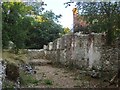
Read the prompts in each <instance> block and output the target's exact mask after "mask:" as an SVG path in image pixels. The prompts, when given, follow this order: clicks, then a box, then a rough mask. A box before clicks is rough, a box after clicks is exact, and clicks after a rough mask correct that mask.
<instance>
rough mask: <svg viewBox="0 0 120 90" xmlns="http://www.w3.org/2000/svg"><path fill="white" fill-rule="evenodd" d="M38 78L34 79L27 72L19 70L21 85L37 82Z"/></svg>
mask: <svg viewBox="0 0 120 90" xmlns="http://www.w3.org/2000/svg"><path fill="white" fill-rule="evenodd" d="M38 82H39V81H38V80H36V79H35V78H34V77H33V76H32V75H30V74H27V73H25V72H23V71H21V72H20V83H21V85H23V86H28V85H30V84H34V85H36V84H38Z"/></svg>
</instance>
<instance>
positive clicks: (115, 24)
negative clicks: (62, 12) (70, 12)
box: [67, 2, 120, 45]
mask: <svg viewBox="0 0 120 90" xmlns="http://www.w3.org/2000/svg"><path fill="white" fill-rule="evenodd" d="M68 4H70V3H67V5H68ZM76 7H77V8H78V10H79V11H80V15H82V16H84V18H85V19H86V21H87V22H88V23H89V27H88V28H89V30H90V31H94V32H97V33H98V32H106V34H107V44H108V45H111V43H112V42H113V41H114V38H116V37H118V34H117V33H116V32H120V25H119V23H120V2H77V3H76Z"/></svg>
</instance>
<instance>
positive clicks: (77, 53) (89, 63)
mask: <svg viewBox="0 0 120 90" xmlns="http://www.w3.org/2000/svg"><path fill="white" fill-rule="evenodd" d="M31 52H32V51H31ZM31 52H30V53H29V55H30V56H31V57H36V58H42V59H47V60H51V61H52V62H53V63H61V64H63V65H66V66H71V67H72V66H75V67H77V68H80V69H87V68H93V67H94V68H96V69H99V70H100V69H101V68H102V69H104V70H105V71H109V70H113V71H114V70H116V71H117V69H118V61H119V58H118V53H120V50H119V48H118V46H115V47H107V46H105V36H104V35H103V34H96V33H93V34H80V33H75V34H68V35H65V36H63V37H61V38H58V39H56V40H55V41H53V42H50V43H49V44H48V45H45V46H44V49H42V50H40V51H36V52H35V51H34V52H32V53H33V54H32V53H31ZM31 54H32V55H31Z"/></svg>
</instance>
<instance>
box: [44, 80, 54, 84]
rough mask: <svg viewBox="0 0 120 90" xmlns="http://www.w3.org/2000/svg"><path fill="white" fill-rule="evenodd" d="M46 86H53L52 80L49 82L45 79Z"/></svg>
mask: <svg viewBox="0 0 120 90" xmlns="http://www.w3.org/2000/svg"><path fill="white" fill-rule="evenodd" d="M44 84H46V85H53V82H52V81H51V80H49V79H45V80H44Z"/></svg>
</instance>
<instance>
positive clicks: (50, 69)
mask: <svg viewBox="0 0 120 90" xmlns="http://www.w3.org/2000/svg"><path fill="white" fill-rule="evenodd" d="M34 61H35V62H36V63H34V64H35V65H36V66H35V69H36V71H37V73H36V74H35V77H36V78H37V80H39V83H38V85H36V86H35V87H36V88H48V87H50V88H74V87H82V88H90V87H91V88H94V87H101V85H102V84H103V83H102V82H101V80H100V79H94V78H91V77H90V76H86V75H85V74H83V73H79V74H78V73H77V74H76V73H74V71H69V70H67V69H64V68H58V67H54V66H52V65H50V64H47V61H46V60H34ZM38 61H39V63H40V64H38V65H37V63H38ZM40 61H41V62H40ZM48 63H50V62H49V61H48ZM75 72H77V71H75Z"/></svg>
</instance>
